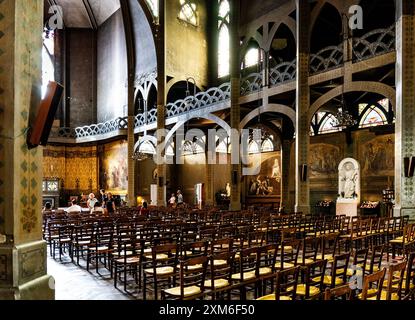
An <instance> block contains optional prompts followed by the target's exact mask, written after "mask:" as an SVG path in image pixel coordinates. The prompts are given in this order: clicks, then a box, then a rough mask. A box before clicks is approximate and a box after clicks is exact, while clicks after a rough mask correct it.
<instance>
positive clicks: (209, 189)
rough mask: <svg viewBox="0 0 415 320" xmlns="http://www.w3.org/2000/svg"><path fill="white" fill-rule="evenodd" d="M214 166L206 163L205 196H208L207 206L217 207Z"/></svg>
mask: <svg viewBox="0 0 415 320" xmlns="http://www.w3.org/2000/svg"><path fill="white" fill-rule="evenodd" d="M213 166H214V165H213V164H209V163H208V162H207V161H206V185H205V194H206V202H205V203H206V205H208V206H213V205H215V190H214V181H215V171H214V168H213Z"/></svg>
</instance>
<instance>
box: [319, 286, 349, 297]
mask: <svg viewBox="0 0 415 320" xmlns="http://www.w3.org/2000/svg"><path fill="white" fill-rule="evenodd" d="M352 293H353V292H352V288H351V287H350V285H344V286H340V287H336V288H332V289H330V288H327V289H326V291H325V293H324V300H338V299H339V298H342V299H343V300H351V299H352Z"/></svg>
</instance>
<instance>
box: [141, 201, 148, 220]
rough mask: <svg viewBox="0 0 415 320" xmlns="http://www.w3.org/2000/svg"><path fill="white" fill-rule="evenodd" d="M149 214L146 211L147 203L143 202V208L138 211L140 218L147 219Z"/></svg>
mask: <svg viewBox="0 0 415 320" xmlns="http://www.w3.org/2000/svg"><path fill="white" fill-rule="evenodd" d="M149 212H150V211H149V210H148V203H147V202H143V206H142V207H141V210H140V216H144V217H147V215H148V213H149Z"/></svg>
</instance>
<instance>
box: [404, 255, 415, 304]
mask: <svg viewBox="0 0 415 320" xmlns="http://www.w3.org/2000/svg"><path fill="white" fill-rule="evenodd" d="M404 278H405V279H404V282H403V284H402V291H403V296H404V299H405V300H407V299H408V298H411V299H414V298H415V252H412V253H410V254H409V255H408V258H407V264H406V272H405V275H404Z"/></svg>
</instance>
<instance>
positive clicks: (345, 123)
mask: <svg viewBox="0 0 415 320" xmlns="http://www.w3.org/2000/svg"><path fill="white" fill-rule="evenodd" d="M334 116H335V119H334V120H332V121H331V125H332V126H333V127H334V128H341V129H348V128H351V127H354V126H355V125H356V124H357V120H356V119H355V118H354V117H353V115H352V114H351V113H350V112H349V111H348V107H347V105H346V101H345V99H344V90H343V92H342V101H341V105H340V106H339V109H338V112H337V114H335V115H334Z"/></svg>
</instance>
